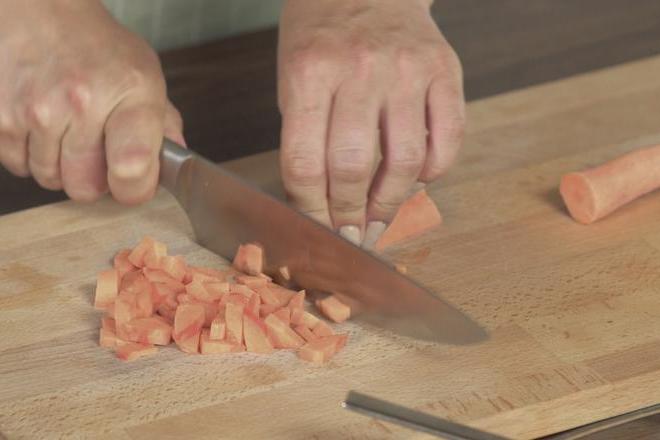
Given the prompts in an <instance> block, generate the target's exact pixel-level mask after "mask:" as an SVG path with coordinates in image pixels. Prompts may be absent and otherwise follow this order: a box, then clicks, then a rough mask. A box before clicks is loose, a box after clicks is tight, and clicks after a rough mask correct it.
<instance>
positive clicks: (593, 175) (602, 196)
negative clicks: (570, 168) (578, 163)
mask: <svg viewBox="0 0 660 440" xmlns="http://www.w3.org/2000/svg"><path fill="white" fill-rule="evenodd" d="M658 169H660V145H656V146H652V147H646V148H641V149H638V150H635V151H631V152H630V153H628V154H625V155H623V156H621V157H618V158H616V159H613V160H611V161H609V162H606V163H604V164H603V165H600V166H597V167H595V168H590V169H587V170H584V171H580V172H576V173H570V174H566V175H565V176H563V177H562V178H561V183H560V185H559V191H560V193H561V196H562V198H563V199H564V203H565V204H566V207H567V208H568V211H569V213H570V214H571V216H572V217H573V218H574V219H575V220H576V221H578V222H580V223H583V224H585V225H588V224H591V223H593V222H595V221H596V220H599V219H601V218H603V217H605V216H607V215H608V214H610V213H612V212H614V211H615V210H617V209H618V208H620V207H621V206H623V205H625V204H627V203H629V202H631V201H633V200H635V199H637V198H638V197H641V196H643V195H644V194H647V193H649V192H651V191H654V190H656V189H658V188H659V187H660V174H659V173H658V171H657V170H658Z"/></svg>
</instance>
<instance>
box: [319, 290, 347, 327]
mask: <svg viewBox="0 0 660 440" xmlns="http://www.w3.org/2000/svg"><path fill="white" fill-rule="evenodd" d="M317 307H318V308H319V310H320V311H321V313H322V314H323V315H324V316H325V317H326V318H328V319H331V320H332V321H334V322H344V321H346V320H347V319H348V318H350V317H351V308H350V307H348V306H347V305H346V304H344V303H343V302H341V301H340V300H339V299H337V297H336V296H334V295H330V296H328V297H325V298H323V299H319V300H318V303H317Z"/></svg>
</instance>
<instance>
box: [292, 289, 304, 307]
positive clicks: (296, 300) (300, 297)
mask: <svg viewBox="0 0 660 440" xmlns="http://www.w3.org/2000/svg"><path fill="white" fill-rule="evenodd" d="M288 307H289V308H290V309H291V310H295V309H300V310H302V309H303V308H304V307H305V291H304V290H301V291H300V292H296V294H295V295H293V296H292V297H291V299H290V300H289V305H288Z"/></svg>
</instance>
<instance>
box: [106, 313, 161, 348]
mask: <svg viewBox="0 0 660 440" xmlns="http://www.w3.org/2000/svg"><path fill="white" fill-rule="evenodd" d="M117 331H118V333H117V334H118V335H119V336H120V337H121V338H122V339H125V340H127V341H131V342H140V343H142V344H155V345H168V344H169V343H170V340H171V338H172V326H171V325H169V324H168V323H167V322H165V321H164V320H163V319H162V318H159V317H156V316H152V317H149V318H138V319H133V320H132V321H129V322H128V323H125V324H121V325H119V326H118V327H117Z"/></svg>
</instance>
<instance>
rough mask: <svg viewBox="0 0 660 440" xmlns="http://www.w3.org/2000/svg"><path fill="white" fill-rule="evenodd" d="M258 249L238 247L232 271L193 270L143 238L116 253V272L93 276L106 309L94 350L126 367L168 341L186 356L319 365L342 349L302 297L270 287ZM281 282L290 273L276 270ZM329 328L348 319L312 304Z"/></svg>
mask: <svg viewBox="0 0 660 440" xmlns="http://www.w3.org/2000/svg"><path fill="white" fill-rule="evenodd" d="M263 266H264V251H263V249H262V248H261V247H260V246H259V245H257V244H245V245H242V246H240V247H239V249H238V252H237V253H236V257H235V258H234V262H233V267H231V268H228V269H226V270H216V269H211V268H203V267H194V266H189V265H188V264H186V261H185V259H184V258H183V257H182V256H169V255H167V247H166V245H165V244H164V243H161V242H158V241H156V240H154V239H153V238H150V237H146V238H144V239H143V240H142V241H141V242H140V243H139V244H138V245H137V247H135V248H134V249H132V250H130V249H126V250H122V251H121V252H119V253H118V254H117V255H116V256H115V258H114V268H113V269H110V270H106V271H103V272H101V273H100V274H99V276H98V282H97V286H96V299H95V307H96V308H98V309H102V310H104V311H105V315H106V316H105V317H104V318H103V320H102V326H101V331H100V344H101V346H103V347H108V348H112V349H114V350H115V351H116V354H117V357H118V358H120V359H122V360H126V361H131V360H134V359H137V358H139V357H141V356H146V355H150V354H154V353H156V352H157V350H158V349H157V346H158V345H160V346H164V345H169V344H170V342H171V341H172V340H173V341H174V343H175V344H176V345H177V346H178V347H179V349H181V350H182V351H184V352H186V353H201V354H218V353H236V352H242V351H249V352H254V353H264V354H266V353H271V352H273V351H274V350H276V349H295V350H297V354H298V357H300V358H301V359H304V360H307V361H310V362H314V363H323V362H326V361H328V360H329V359H330V358H332V357H333V356H334V355H335V354H336V353H337V352H338V351H339V350H341V349H342V348H343V347H344V345H346V340H347V335H346V334H335V332H334V330H333V329H332V327H331V326H330V325H329V324H328V323H327V322H326V321H324V320H323V319H321V318H319V317H317V316H316V315H314V314H312V313H311V312H309V311H308V310H306V309H305V291H304V290H301V291H294V290H291V289H289V288H287V287H284V286H281V285H278V284H276V283H274V282H273V280H272V278H271V277H269V276H268V275H265V274H264V273H263ZM278 275H279V278H280V279H282V280H283V281H284V282H286V281H287V280H288V279H289V278H290V277H289V273H288V269H287V268H285V267H283V268H280V270H279V272H278ZM316 305H317V307H318V309H319V311H320V312H321V313H322V314H323V315H324V316H326V317H327V318H329V319H331V320H332V321H334V322H343V321H345V320H347V319H348V318H349V317H350V314H351V311H350V308H349V307H348V306H347V305H345V304H343V303H342V302H341V301H340V300H339V299H337V298H336V297H335V296H327V297H325V298H320V299H318V300H317V301H316Z"/></svg>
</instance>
